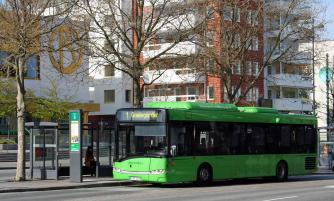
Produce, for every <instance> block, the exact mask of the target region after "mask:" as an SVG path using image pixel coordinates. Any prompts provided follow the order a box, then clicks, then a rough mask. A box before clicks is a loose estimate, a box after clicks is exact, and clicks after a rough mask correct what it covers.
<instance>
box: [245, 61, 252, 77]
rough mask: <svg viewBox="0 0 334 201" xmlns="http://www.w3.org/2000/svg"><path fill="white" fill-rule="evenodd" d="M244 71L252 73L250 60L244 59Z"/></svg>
mask: <svg viewBox="0 0 334 201" xmlns="http://www.w3.org/2000/svg"><path fill="white" fill-rule="evenodd" d="M246 71H247V74H248V75H252V62H251V61H246Z"/></svg>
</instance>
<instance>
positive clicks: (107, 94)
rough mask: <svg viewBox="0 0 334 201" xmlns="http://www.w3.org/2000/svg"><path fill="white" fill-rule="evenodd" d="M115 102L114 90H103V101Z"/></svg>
mask: <svg viewBox="0 0 334 201" xmlns="http://www.w3.org/2000/svg"><path fill="white" fill-rule="evenodd" d="M114 102H115V90H104V103H114Z"/></svg>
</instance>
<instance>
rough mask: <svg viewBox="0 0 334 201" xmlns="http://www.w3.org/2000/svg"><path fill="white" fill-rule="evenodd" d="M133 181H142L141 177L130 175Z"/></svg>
mask: <svg viewBox="0 0 334 201" xmlns="http://www.w3.org/2000/svg"><path fill="white" fill-rule="evenodd" d="M130 180H131V181H140V180H141V179H140V178H139V177H130Z"/></svg>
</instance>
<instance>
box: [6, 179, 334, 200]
mask: <svg viewBox="0 0 334 201" xmlns="http://www.w3.org/2000/svg"><path fill="white" fill-rule="evenodd" d="M1 200H6V201H14V200H34V201H44V200H48V201H53V200H63V201H88V200H89V201H90V200H96V201H98V200H101V201H104V200H117V201H129V200H138V201H151V200H158V201H171V200H173V201H178V200H180V201H181V200H182V201H185V200H191V201H203V200H204V201H221V200H233V201H276V200H283V201H285V200H286V201H315V200H316V201H333V200H334V175H311V176H302V177H293V178H292V179H291V180H290V181H289V182H285V183H275V182H271V181H266V180H260V179H258V180H242V181H226V182H220V183H216V184H215V185H214V186H210V187H201V188H199V187H194V186H190V185H183V186H180V185H177V186H162V187H155V186H151V185H137V186H130V187H100V188H87V189H72V190H61V191H42V192H25V193H5V194H1Z"/></svg>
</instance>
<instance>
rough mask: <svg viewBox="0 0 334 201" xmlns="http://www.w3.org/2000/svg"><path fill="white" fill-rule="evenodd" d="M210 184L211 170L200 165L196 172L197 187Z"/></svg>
mask: <svg viewBox="0 0 334 201" xmlns="http://www.w3.org/2000/svg"><path fill="white" fill-rule="evenodd" d="M211 182H212V168H211V167H210V166H209V165H206V164H204V165H201V166H200V167H199V168H198V171H197V185H199V186H207V185H209V184H211Z"/></svg>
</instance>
